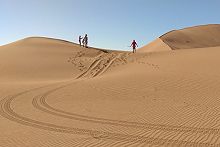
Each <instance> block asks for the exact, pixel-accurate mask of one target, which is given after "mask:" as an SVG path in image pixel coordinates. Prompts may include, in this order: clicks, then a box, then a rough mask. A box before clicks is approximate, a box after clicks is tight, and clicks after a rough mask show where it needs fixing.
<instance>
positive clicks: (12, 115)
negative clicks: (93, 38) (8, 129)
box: [0, 85, 210, 146]
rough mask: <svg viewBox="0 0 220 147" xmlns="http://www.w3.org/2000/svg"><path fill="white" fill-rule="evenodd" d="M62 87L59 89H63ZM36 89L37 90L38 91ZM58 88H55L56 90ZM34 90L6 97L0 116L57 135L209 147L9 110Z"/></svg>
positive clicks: (0, 109) (205, 144)
mask: <svg viewBox="0 0 220 147" xmlns="http://www.w3.org/2000/svg"><path fill="white" fill-rule="evenodd" d="M65 86H66V85H63V86H61V87H65ZM40 88H41V87H40ZM40 88H37V89H40ZM57 89H58V88H56V90H57ZM31 91H34V90H27V91H24V92H21V93H18V94H16V95H14V96H10V97H6V98H5V99H3V100H1V101H0V106H1V107H0V114H1V115H2V116H3V117H5V118H7V119H9V120H11V121H14V122H17V123H20V124H22V125H26V126H30V127H34V128H38V129H43V130H47V131H54V132H59V133H70V134H79V135H89V136H92V137H93V136H95V137H96V138H98V139H109V140H114V141H125V142H140V143H148V144H155V145H158V144H164V143H169V144H187V145H191V146H207V145H210V144H209V143H198V142H190V141H177V140H171V139H160V138H153V137H144V136H135V135H126V134H120V133H111V132H104V131H97V130H89V129H82V128H73V127H65V126H60V125H55V124H51V123H46V122H41V121H37V120H33V119H30V118H27V117H23V116H21V115H19V114H18V113H16V112H15V111H14V110H13V109H12V108H11V103H12V102H13V101H15V100H16V99H17V98H18V97H19V96H21V95H24V94H27V93H29V92H31Z"/></svg>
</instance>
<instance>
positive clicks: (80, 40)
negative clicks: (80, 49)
mask: <svg viewBox="0 0 220 147" xmlns="http://www.w3.org/2000/svg"><path fill="white" fill-rule="evenodd" d="M82 39H83V38H82V36H79V45H80V46H82Z"/></svg>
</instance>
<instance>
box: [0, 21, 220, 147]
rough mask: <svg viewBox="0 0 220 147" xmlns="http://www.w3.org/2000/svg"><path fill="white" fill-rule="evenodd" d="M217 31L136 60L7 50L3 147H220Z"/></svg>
mask: <svg viewBox="0 0 220 147" xmlns="http://www.w3.org/2000/svg"><path fill="white" fill-rule="evenodd" d="M218 31H219V25H206V26H198V27H192V28H186V29H182V30H178V31H172V32H169V33H167V34H165V35H163V36H161V37H159V38H158V39H156V40H155V41H153V42H152V43H150V44H148V45H146V46H145V47H143V48H140V49H139V50H138V53H136V54H133V53H132V52H126V51H112V50H104V49H97V48H83V47H80V46H79V45H78V44H75V43H72V42H68V41H65V40H59V39H52V38H43V37H30V38H26V39H22V40H20V41H17V42H14V43H11V44H8V45H5V46H1V47H0V71H1V72H0V126H1V127H0V132H1V133H0V147H96V146H97V147H121V146H124V147H130V146H131V147H136V146H143V147H145V146H146V147H148V146H168V147H169V146H173V147H179V146H182V147H186V146H188V147H192V146H198V147H204V146H213V147H214V146H220V138H219V136H220V117H219V115H220V100H219V96H220V68H219V64H220V58H219V55H220V46H219V36H218V35H219V33H218ZM149 52H150V53H149Z"/></svg>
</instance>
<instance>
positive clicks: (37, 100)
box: [32, 87, 220, 134]
mask: <svg viewBox="0 0 220 147" xmlns="http://www.w3.org/2000/svg"><path fill="white" fill-rule="evenodd" d="M62 88H64V87H59V88H56V89H52V90H50V91H47V92H46V93H44V94H42V95H40V96H37V97H34V98H33V101H32V104H33V106H34V107H35V108H36V109H39V110H41V111H43V112H46V113H50V114H52V115H56V116H59V117H63V118H68V119H74V120H79V121H85V122H91V123H99V124H107V125H113V126H123V127H132V128H142V129H153V130H163V131H177V132H191V133H203V134H220V129H212V128H197V127H187V126H174V125H162V124H150V123H139V122H129V121H123V120H113V119H106V118H98V117H92V116H86V115H80V114H76V113H71V112H66V111H63V110H60V109H57V108H54V107H52V106H50V105H49V104H48V103H47V102H46V98H47V96H49V95H50V94H52V93H53V92H55V91H57V90H59V89H62Z"/></svg>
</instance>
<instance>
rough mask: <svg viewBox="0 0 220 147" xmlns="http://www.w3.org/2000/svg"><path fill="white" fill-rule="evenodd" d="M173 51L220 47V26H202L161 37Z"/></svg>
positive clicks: (176, 31)
mask: <svg viewBox="0 0 220 147" xmlns="http://www.w3.org/2000/svg"><path fill="white" fill-rule="evenodd" d="M160 39H162V40H163V42H165V43H166V44H167V45H168V46H170V47H171V48H172V49H188V48H203V47H215V46H220V25H219V24H212V25H202V26H195V27H190V28H185V29H181V30H174V31H171V32H168V33H166V34H164V35H162V36H161V37H160Z"/></svg>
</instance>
